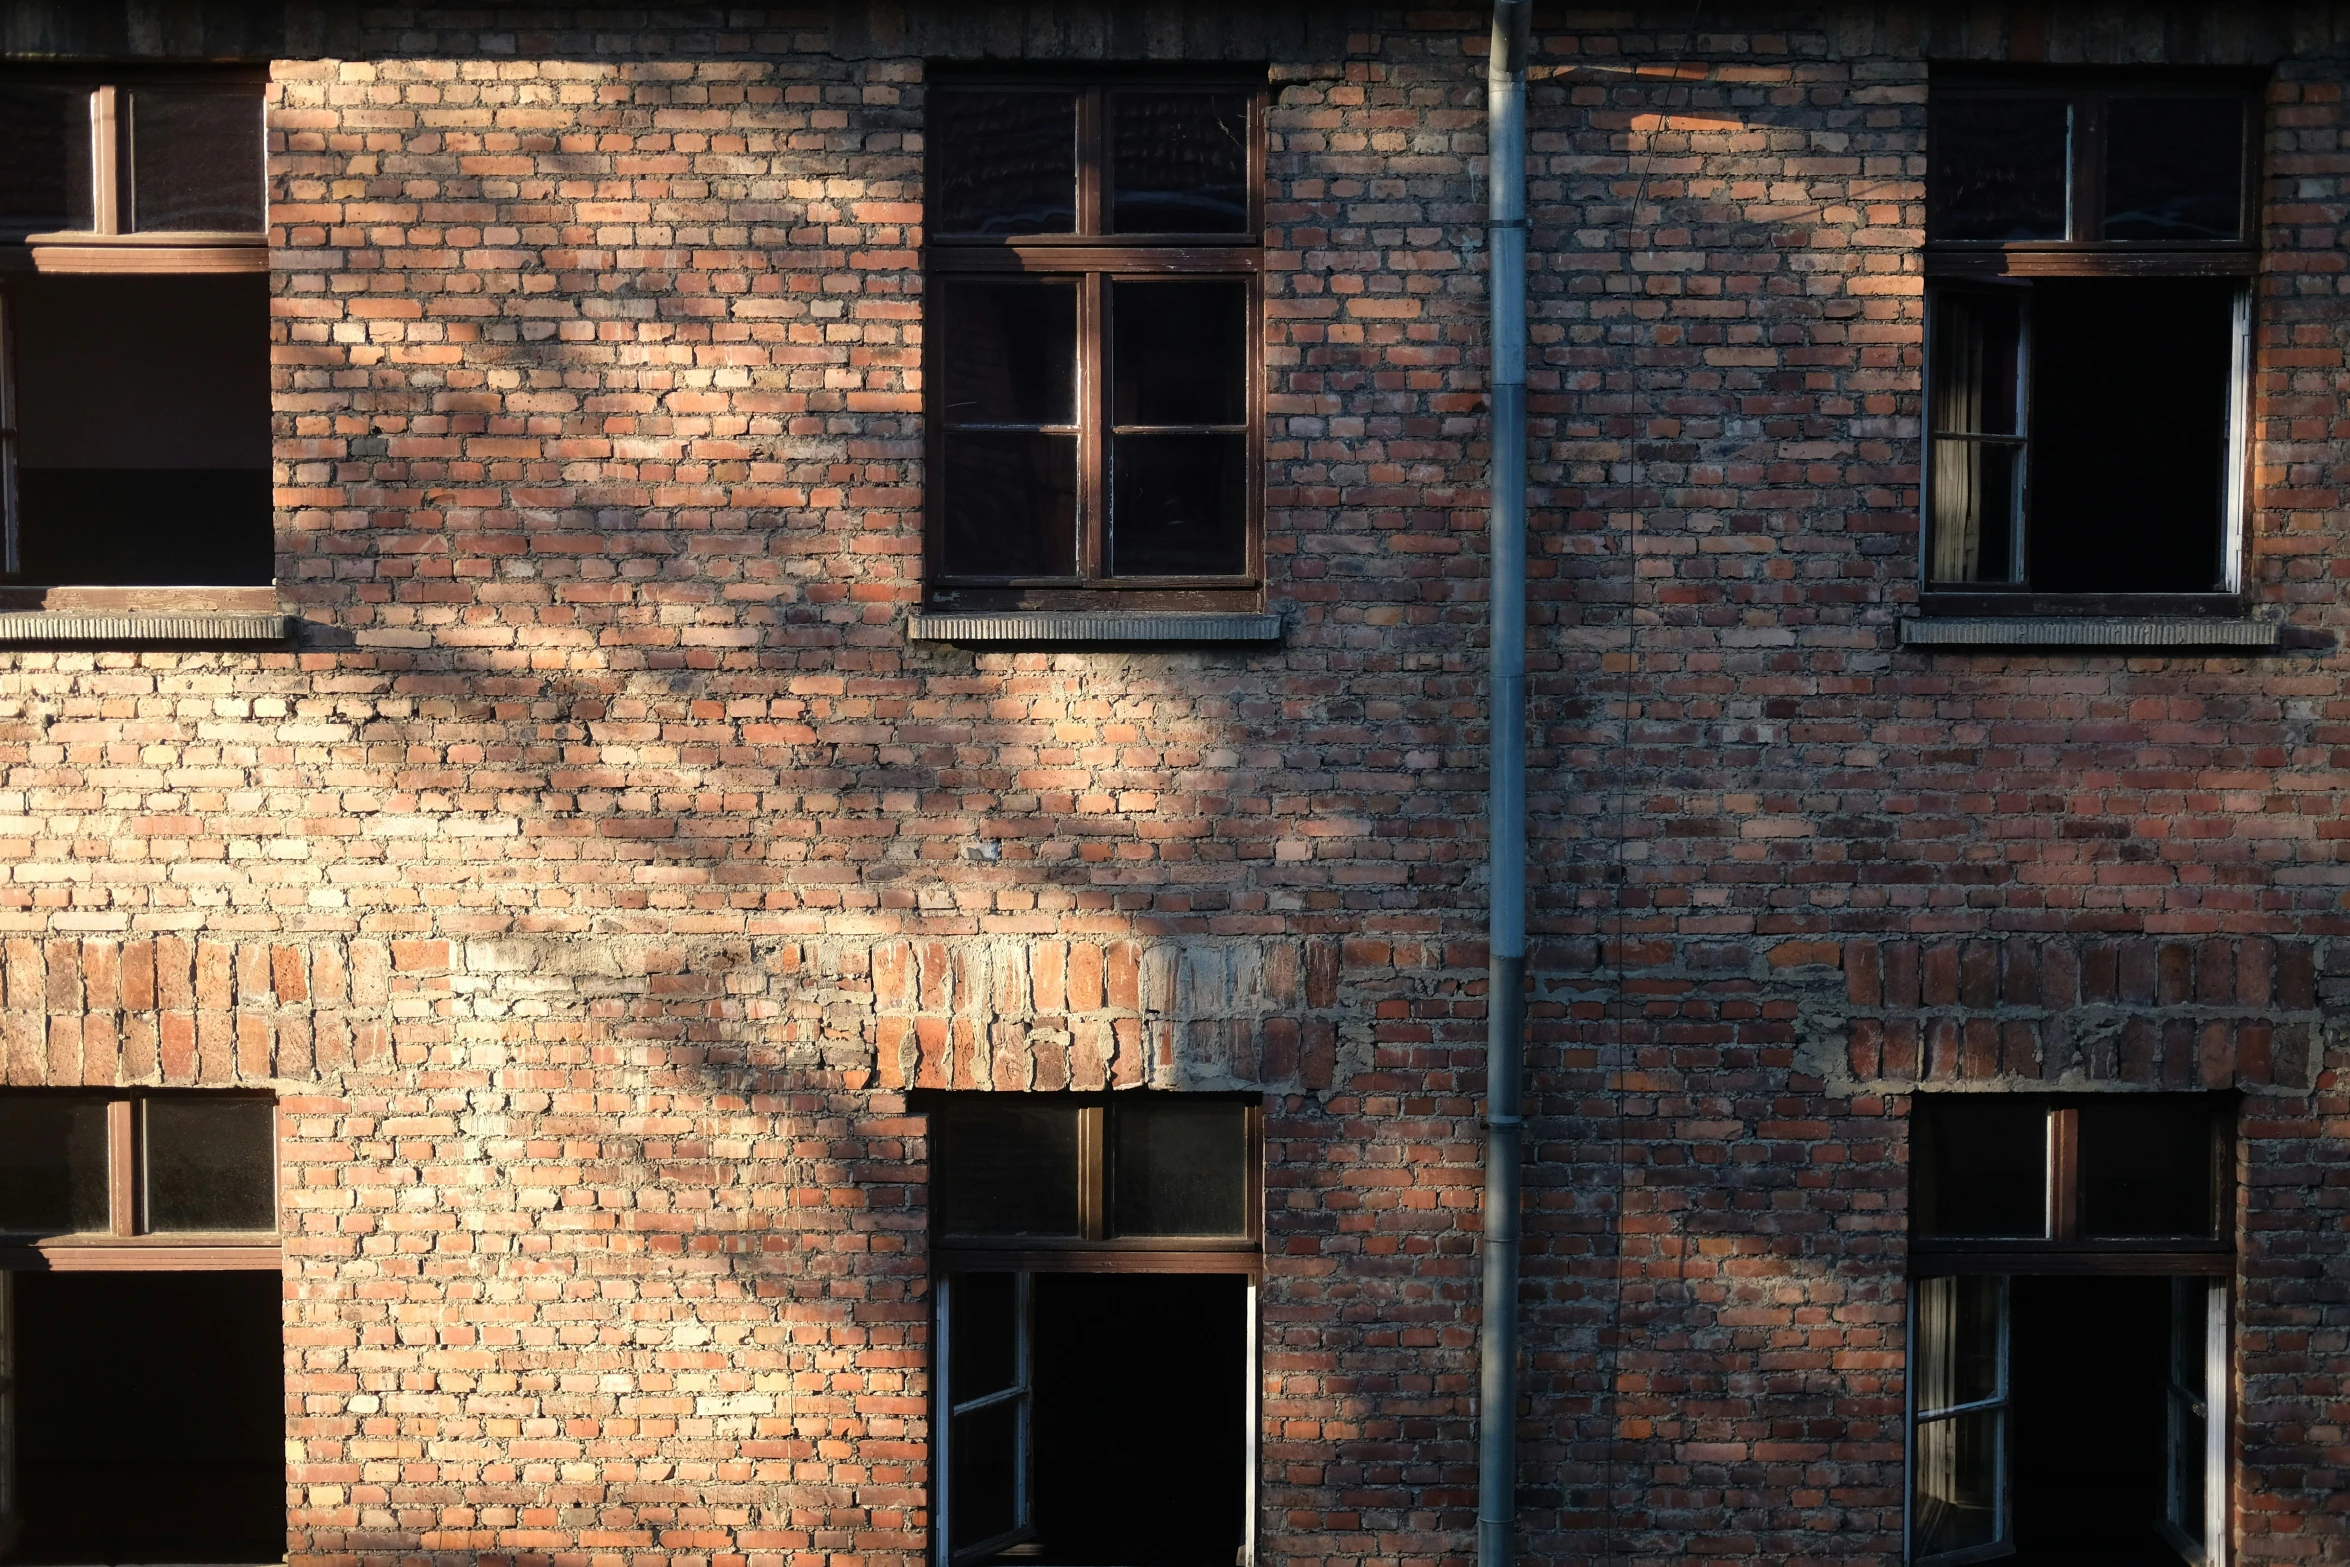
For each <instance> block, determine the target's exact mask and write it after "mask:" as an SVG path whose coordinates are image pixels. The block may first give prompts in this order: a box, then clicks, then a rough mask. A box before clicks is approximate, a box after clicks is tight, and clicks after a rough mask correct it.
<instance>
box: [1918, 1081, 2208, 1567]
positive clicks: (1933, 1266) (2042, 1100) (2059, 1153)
mask: <svg viewBox="0 0 2350 1567" xmlns="http://www.w3.org/2000/svg"><path fill="white" fill-rule="evenodd" d="M1976 1097H1978V1096H1976V1095H1956V1094H1952V1095H1940V1094H1920V1095H1918V1096H1917V1097H1916V1100H1915V1101H1913V1105H1912V1124H1913V1125H1914V1124H1915V1112H1916V1110H1917V1109H1918V1108H1921V1107H1922V1105H1923V1104H1924V1103H1927V1102H1931V1101H1934V1100H1937V1099H1971V1098H1976ZM2000 1097H2001V1098H2003V1099H2006V1100H2009V1101H2010V1102H2018V1101H2021V1102H2029V1103H2033V1104H2037V1105H2040V1106H2042V1107H2043V1108H2045V1110H2046V1111H2047V1137H2048V1142H2047V1153H2046V1154H2045V1156H2044V1157H2043V1161H2042V1165H2041V1168H2042V1194H2043V1198H2044V1200H2045V1202H2046V1210H2045V1221H2044V1223H2043V1226H2042V1229H2043V1233H2042V1235H2040V1236H2038V1237H2006V1238H1999V1239H1982V1240H1952V1239H1945V1238H1941V1237H1920V1236H1918V1235H1916V1234H1915V1233H1914V1232H1913V1234H1912V1235H1911V1237H1910V1242H1909V1277H1910V1278H1911V1280H1912V1281H1923V1280H1927V1279H1937V1278H1947V1277H1952V1276H1960V1277H1966V1276H1982V1275H1993V1276H1998V1277H2000V1278H2002V1279H2013V1278H2015V1277H2017V1276H2033V1277H2080V1276H2096V1277H2108V1278H2127V1277H2140V1278H2143V1277H2155V1278H2167V1279H2170V1280H2172V1281H2173V1283H2174V1287H2175V1286H2177V1285H2179V1284H2182V1283H2183V1284H2188V1285H2195V1286H2200V1287H2202V1288H2204V1289H2205V1290H2207V1291H2208V1294H2207V1305H2206V1308H2205V1309H2206V1317H2205V1341H2206V1342H2205V1359H2204V1366H2205V1392H2204V1401H2205V1406H2204V1411H2203V1417H2204V1421H2205V1430H2204V1453H2205V1475H2206V1481H2205V1495H2204V1543H2203V1545H2202V1547H2201V1549H2200V1551H2197V1550H2196V1549H2195V1548H2194V1542H2192V1541H2190V1540H2188V1539H2187V1538H2186V1537H2185V1536H2184V1535H2183V1534H2181V1533H2180V1532H2179V1531H2178V1530H2177V1528H2176V1527H2175V1525H2174V1526H2168V1527H2166V1528H2165V1530H2164V1537H2165V1539H2166V1540H2167V1541H2169V1543H2170V1544H2171V1545H2172V1546H2173V1548H2175V1549H2178V1550H2179V1551H2180V1552H2181V1554H2182V1555H2184V1556H2186V1557H2187V1558H2188V1560H2189V1561H2190V1563H2192V1564H2194V1567H2226V1562H2227V1560H2228V1555H2229V1540H2228V1526H2229V1519H2230V1518H2231V1516H2232V1514H2231V1511H2230V1508H2229V1505H2228V1493H2227V1487H2226V1485H2225V1484H2224V1483H2221V1482H2224V1480H2225V1478H2226V1476H2227V1474H2228V1470H2229V1463H2228V1460H2229V1455H2230V1453H2231V1452H2232V1445H2231V1444H2232V1436H2231V1431H2232V1427H2231V1426H2230V1424H2229V1422H2230V1419H2231V1400H2230V1398H2229V1396H2228V1395H2229V1388H2228V1382H2227V1376H2226V1370H2227V1360H2228V1352H2229V1348H2230V1346H2231V1345H2232V1343H2233V1332H2234V1310H2233V1307H2234V1279H2235V1269H2236V1237H2235V1209H2236V1195H2237V1194H2236V1178H2235V1163H2236V1160H2235V1153H2236V1141H2235V1121H2236V1116H2235V1110H2236V1106H2237V1103H2238V1100H2237V1096H2236V1095H2234V1094H2228V1093H2219V1094H2160V1095H2144V1096H2126V1095H2116V1094H2070V1095H2066V1094H2017V1095H2002V1096H2000ZM2134 1097H2135V1098H2143V1099H2148V1100H2161V1101H2164V1102H2168V1103H2173V1104H2177V1103H2190V1102H2191V1103H2195V1104H2198V1105H2200V1106H2202V1107H2203V1109H2204V1110H2205V1112H2206V1115H2207V1117H2208V1127H2209V1138H2208V1141H2207V1143H2206V1148H2207V1155H2208V1157H2209V1159H2210V1161H2211V1166H2210V1172H2211V1204H2212V1218H2213V1224H2212V1237H2211V1238H2210V1239H2208V1240H2202V1239H2179V1238H2174V1237H2150V1238H2145V1239H2121V1238H2107V1237H2097V1236H2091V1235H2088V1234H2086V1233H2084V1226H2083V1221H2082V1211H2083V1201H2084V1195H2083V1192H2084V1188H2083V1185H2082V1178H2081V1176H2082V1172H2081V1138H2080V1112H2081V1110H2082V1109H2083V1108H2084V1107H2085V1106H2088V1105H2094V1104H2113V1103H2117V1102H2126V1101H2127V1100H2128V1099H2129V1098H2134ZM1911 1146H1912V1148H1913V1149H1914V1148H1915V1147H1916V1146H1917V1144H1916V1140H1915V1139H1913V1140H1912V1144H1911ZM1919 1173H1920V1172H1919V1169H1918V1166H1917V1163H1916V1161H1915V1160H1914V1159H1913V1160H1912V1164H1911V1171H1910V1181H1911V1185H1910V1194H1911V1205H1910V1211H1911V1214H1912V1219H1911V1223H1912V1224H1913V1225H1914V1224H1915V1222H1916V1219H1915V1215H1916V1214H1917V1212H1918V1203H1917V1200H1916V1194H1917V1183H1918V1179H1919ZM2006 1301H2007V1292H2006V1289H2005V1286H2004V1285H2003V1287H2002V1292H2001V1306H2000V1311H2001V1318H2000V1326H1999V1343H2000V1350H1999V1353H2000V1357H2001V1364H2000V1370H1999V1381H2000V1394H1999V1399H1998V1403H1999V1404H2000V1407H2001V1409H2002V1410H2003V1412H2004V1413H2003V1416H2002V1419H2003V1421H2005V1420H2008V1419H2010V1418H2011V1417H2012V1403H2011V1399H2012V1390H2011V1388H2010V1386H2009V1373H2008V1366H2007V1355H2008V1342H2009V1332H2010V1322H2009V1320H2008V1316H2007V1310H2008V1307H2007V1304H2006ZM1909 1315H1910V1322H1909V1328H1908V1335H1907V1342H1908V1357H1907V1360H1906V1364H1907V1365H1909V1366H1910V1367H1912V1368H1914V1367H1916V1365H1917V1364H1918V1354H1919V1350H1918V1324H1917V1313H1916V1309H1915V1305H1914V1295H1913V1305H1912V1309H1911V1311H1910V1314H1909ZM1909 1380H1910V1382H1911V1386H1910V1387H1909V1390H1908V1393H1907V1395H1906V1403H1907V1420H1906V1427H1907V1435H1906V1437H1905V1442H1906V1444H1907V1453H1908V1457H1907V1462H1906V1463H1905V1466H1904V1467H1905V1468H1906V1469H1909V1470H1910V1471H1911V1477H1910V1478H1909V1479H1908V1480H1907V1481H1905V1483H1904V1496H1905V1500H1904V1503H1903V1509H1904V1513H1903V1516H1904V1519H1905V1522H1904V1526H1903V1527H1904V1533H1905V1536H1907V1535H1909V1534H1910V1533H1911V1531H1913V1530H1914V1528H1915V1523H1916V1520H1915V1518H1914V1516H1913V1512H1914V1506H1915V1496H1914V1486H1915V1475H1914V1466H1915V1464H1916V1462H1917V1431H1918V1427H1919V1426H1920V1424H1922V1423H1926V1422H1928V1421H1931V1420H1939V1419H1942V1418H1944V1417H1945V1416H1947V1415H1950V1414H1952V1413H1954V1411H1936V1412H1934V1413H1933V1414H1931V1415H1929V1416H1925V1417H1921V1416H1920V1414H1919V1411H1918V1407H1917V1404H1918V1392H1917V1388H1916V1386H1915V1378H1914V1377H1912V1378H1910V1379H1909ZM2173 1381H2175V1368H2174V1367H2171V1366H2169V1365H2168V1364H2167V1362H2166V1387H2165V1399H2166V1407H2167V1406H2168V1404H2169V1403H2170V1402H2172V1401H2173V1392H2174V1390H2173V1388H2172V1386H2171V1383H2172V1382H2173ZM2166 1418H2172V1417H2166ZM2173 1439H2175V1433H2173ZM2002 1441H2003V1443H2004V1444H2005V1445H2006V1456H2004V1457H2003V1458H2002V1459H2001V1462H2002V1463H2003V1464H2004V1463H2006V1462H2008V1461H2009V1460H2010V1459H2011V1458H2012V1453H2013V1433H2012V1431H2009V1430H2007V1429H2006V1428H2005V1426H2004V1425H2003V1434H2002ZM2163 1483H2164V1487H2165V1497H2166V1506H2169V1505H2171V1503H2170V1502H2169V1500H2168V1499H2169V1498H2170V1496H2171V1487H2172V1485H2173V1477H2172V1475H2171V1474H2170V1473H2169V1472H2168V1470H2167V1468H2166V1472H2165V1476H2164V1482H2163ZM1998 1484H1999V1486H2000V1495H2001V1502H2000V1506H2001V1508H2002V1516H2001V1525H2000V1527H2001V1536H2000V1539H1999V1540H1997V1541H1995V1542H1993V1543H1992V1544H1991V1545H1988V1546H1981V1547H1973V1548H1968V1549H1964V1550H1959V1551H1949V1552H1942V1553H1939V1554H1935V1555H1930V1556H1929V1555H1921V1554H1918V1553H1917V1551H1916V1546H1915V1541H1914V1538H1911V1539H1910V1540H1909V1542H1908V1544H1907V1546H1906V1548H1905V1552H1904V1554H1905V1557H1906V1559H1908V1560H1910V1561H1912V1562H1914V1563H1918V1564H1921V1567H1928V1564H1930V1567H1958V1564H1960V1563H1964V1562H1974V1561H1988V1560H1991V1559H1994V1558H1996V1557H2000V1556H2005V1555H2009V1554H2012V1552H2013V1551H2014V1549H2015V1547H2014V1544H2013V1542H2012V1539H2011V1538H2010V1537H2009V1533H2008V1531H2009V1527H2010V1524H2011V1520H2009V1519H2008V1518H2007V1517H2006V1514H2005V1511H2004V1509H2005V1508H2006V1506H2007V1494H2008V1488H2009V1479H2008V1476H2007V1474H2006V1473H2005V1471H2004V1470H2003V1471H2002V1473H2001V1475H2000V1476H1999V1479H1998Z"/></svg>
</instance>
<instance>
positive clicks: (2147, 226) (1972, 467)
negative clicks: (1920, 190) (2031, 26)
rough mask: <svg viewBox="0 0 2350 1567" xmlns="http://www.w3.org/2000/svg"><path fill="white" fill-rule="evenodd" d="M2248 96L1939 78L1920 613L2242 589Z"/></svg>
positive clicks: (2164, 81)
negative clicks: (1924, 592)
mask: <svg viewBox="0 0 2350 1567" xmlns="http://www.w3.org/2000/svg"><path fill="white" fill-rule="evenodd" d="M2257 111H2258V102H2257V96H2256V93H2255V91H2254V89H2253V88H2252V86H2251V85H2250V84H2248V83H2246V82H2244V81H2242V80H2240V79H2236V78H2221V77H2212V76H2203V75H2199V76H2175V75H2171V76H2113V77H2101V78H2096V79H2073V78H2058V77H2050V76H2041V75H2029V74H2020V73H2016V74H2003V75H1997V76H1977V75H1971V74H1956V75H1953V74H1949V73H1942V74H1938V75H1937V76H1936V78H1935V80H1934V82H1933V85H1932V99H1931V106H1930V110H1929V125H1928V147H1927V155H1928V172H1927V205H1926V234H1927V245H1926V268H1927V276H1928V284H1929V286H1928V293H1927V310H1928V331H1927V348H1926V360H1927V362H1926V392H1927V395H1926V405H1927V406H1926V413H1927V421H1928V438H1927V441H1926V451H1925V461H1926V473H1925V485H1924V497H1925V512H1926V517H1925V522H1926V527H1925V539H1926V543H1925V567H1926V570H1925V576H1926V585H1927V589H1928V593H1929V607H1932V605H1933V604H1935V603H1939V604H1942V605H1945V606H1947V607H1952V608H1959V609H1963V610H1965V611H1966V612H1969V613H1980V612H1984V611H1988V610H2003V609H2004V610H2014V611H2027V612H2043V611H2048V610H2069V611H2096V610H2100V609H2115V610H2128V609H2139V608H2143V609H2150V610H2151V609H2164V610H2172V611H2178V610H2190V611H2192V610H2215V609H2218V608H2221V607H2223V606H2221V605H2219V604H2218V603H2216V602H2201V601H2200V600H2213V599H2215V598H2217V597H2224V596H2226V595H2232V594H2235V593H2236V592H2237V591H2238V590H2239V589H2240V587H2241V581H2242V563H2241V557H2242V554H2243V518H2244V506H2245V490H2246V483H2247V479H2246V473H2247V468H2246V455H2245V453H2246V442H2247V439H2248V407H2249V404H2248V395H2249V394H2248V383H2249V379H2250V364H2251V288H2252V280H2253V273H2254V271H2255V268H2256V265H2257V260H2258V256H2257V247H2256V245H2255V242H2254V239H2253V222H2254V194H2255V186H2254V176H2255V174H2256V171H2257V168H2258V162H2257V131H2258V124H2259V120H2258V112H2257ZM2138 601H2144V602H2138Z"/></svg>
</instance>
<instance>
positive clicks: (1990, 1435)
mask: <svg viewBox="0 0 2350 1567" xmlns="http://www.w3.org/2000/svg"><path fill="white" fill-rule="evenodd" d="M2004 1420H2005V1414H2004V1412H2003V1411H2001V1410H1997V1409H1983V1410H1977V1411H1976V1412H1975V1413H1973V1414H1971V1415H1954V1416H1952V1417H1951V1418H1950V1419H1948V1420H1936V1421H1933V1422H1931V1423H1929V1424H1923V1425H1920V1426H1919V1427H1918V1435H1917V1446H1916V1452H1915V1459H1914V1463H1915V1468H1914V1470H1913V1473H1912V1477H1911V1484H1912V1486H1913V1488H1914V1493H1915V1494H1914V1496H1913V1498H1912V1509H1911V1512H1912V1517H1913V1518H1914V1520H1915V1525H1916V1530H1917V1540H1916V1546H1917V1554H1918V1555H1919V1556H1932V1555H1938V1554H1940V1553H1941V1552H1944V1551H1959V1550H1965V1549H1967V1548H1968V1547H1970V1546H1977V1545H1989V1544H1991V1543H1992V1542H1993V1541H1995V1540H1997V1539H1998V1538H1999V1442H2000V1435H2001V1429H2002V1425H2003V1422H2004Z"/></svg>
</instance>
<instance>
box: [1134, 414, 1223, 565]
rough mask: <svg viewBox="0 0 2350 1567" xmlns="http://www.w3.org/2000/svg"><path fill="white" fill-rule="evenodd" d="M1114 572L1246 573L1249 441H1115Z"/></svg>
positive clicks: (1139, 438)
mask: <svg viewBox="0 0 2350 1567" xmlns="http://www.w3.org/2000/svg"><path fill="white" fill-rule="evenodd" d="M1110 463H1111V468H1112V474H1111V478H1112V489H1111V496H1110V570H1111V571H1112V572H1113V573H1114V574H1115V575H1117V576H1121V577H1157V576H1230V575H1237V574H1239V573H1241V572H1244V571H1246V570H1247V569H1248V437H1246V436H1245V435H1240V434H1237V433H1235V434H1232V435H1120V436H1114V437H1112V439H1111V452H1110Z"/></svg>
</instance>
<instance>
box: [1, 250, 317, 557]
mask: <svg viewBox="0 0 2350 1567" xmlns="http://www.w3.org/2000/svg"><path fill="white" fill-rule="evenodd" d="M5 309H6V321H5V325H6V327H7V328H8V335H9V337H10V338H11V339H12V341H11V342H10V344H9V345H8V346H9V347H10V348H11V350H12V353H11V355H10V357H11V359H12V361H13V365H12V368H13V370H14V382H15V384H14V387H13V392H14V396H13V398H12V399H10V401H12V402H13V404H14V407H15V410H16V413H15V427H14V441H13V444H14V448H15V450H14V453H13V455H14V462H15V469H16V474H15V477H16V499H17V509H16V515H15V517H14V519H13V522H14V533H15V541H14V542H15V546H16V553H17V569H16V577H17V580H19V581H22V582H28V583H38V584H43V585H52V584H104V585H112V586H142V585H153V586H172V585H184V584H218V585H236V584H263V583H267V582H268V581H269V580H270V579H271V577H272V575H273V573H274V569H275V559H274V544H273V539H272V531H271V495H270V468H269V462H270V431H269V298H268V280H267V279H266V278H264V277H260V276H238V275H227V276H200V277H199V276H187V277H177V276H131V277H102V276H82V277H77V276H70V275H69V276H49V275H40V276H34V277H27V278H22V279H18V280H15V281H12V282H11V283H10V284H9V285H8V298H7V300H6V304H5Z"/></svg>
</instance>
